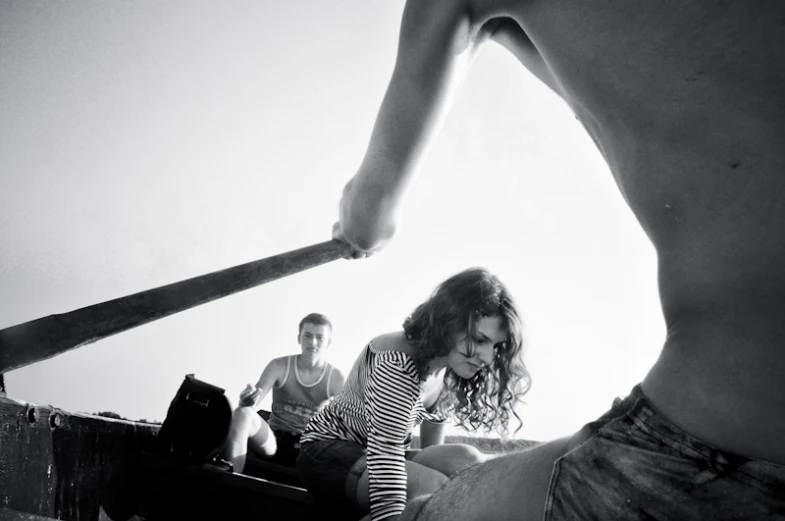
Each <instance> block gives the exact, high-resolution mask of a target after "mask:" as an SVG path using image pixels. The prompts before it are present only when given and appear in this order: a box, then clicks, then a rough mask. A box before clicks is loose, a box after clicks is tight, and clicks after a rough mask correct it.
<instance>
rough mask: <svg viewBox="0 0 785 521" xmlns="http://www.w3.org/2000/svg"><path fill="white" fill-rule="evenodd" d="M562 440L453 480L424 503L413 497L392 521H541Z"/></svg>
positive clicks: (564, 443) (490, 463)
mask: <svg viewBox="0 0 785 521" xmlns="http://www.w3.org/2000/svg"><path fill="white" fill-rule="evenodd" d="M567 441H568V439H567V438H562V439H559V440H555V441H552V442H549V443H545V444H542V445H538V446H537V447H534V448H532V449H529V450H526V451H523V452H519V453H515V454H509V455H505V456H500V457H498V458H495V459H492V460H489V461H486V462H485V463H481V464H479V465H474V466H473V467H470V468H468V469H466V470H464V471H463V472H461V473H459V474H458V475H456V476H455V477H454V478H452V479H451V480H450V481H448V482H447V483H446V484H445V485H444V486H443V487H442V488H440V489H439V490H438V491H436V492H434V493H433V494H432V495H431V496H430V497H429V498H424V497H421V498H414V499H413V500H412V501H410V502H409V503H408V504H407V506H406V509H405V510H404V511H403V513H402V514H401V516H400V517H399V518H398V520H397V521H415V520H416V521H438V520H443V519H449V520H450V521H497V520H499V519H518V520H520V521H540V520H541V519H543V513H544V509H545V499H546V496H547V494H548V487H549V484H550V479H551V473H552V472H553V464H554V462H555V461H556V460H557V459H558V458H559V457H561V456H562V455H564V453H565V451H566V450H567Z"/></svg>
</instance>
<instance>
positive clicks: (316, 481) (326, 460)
mask: <svg viewBox="0 0 785 521" xmlns="http://www.w3.org/2000/svg"><path fill="white" fill-rule="evenodd" d="M418 452H420V451H419V449H410V450H407V451H406V459H407V460H411V459H412V458H413V457H414V456H415V455H416V454H417V453H418ZM366 453H367V449H366V448H365V446H364V445H360V444H358V443H354V442H353V441H346V440H320V441H312V442H308V443H303V444H302V446H301V447H300V455H299V456H298V457H297V470H299V471H300V475H301V476H302V479H303V482H304V483H305V485H306V487H307V488H308V491H309V492H311V493H312V494H314V495H317V496H319V497H320V498H322V499H323V500H327V501H330V502H332V503H337V504H340V505H341V506H348V507H352V508H355V509H359V508H360V507H359V505H358V504H357V483H358V482H359V481H360V477H361V476H362V474H363V472H364V471H365V467H366Z"/></svg>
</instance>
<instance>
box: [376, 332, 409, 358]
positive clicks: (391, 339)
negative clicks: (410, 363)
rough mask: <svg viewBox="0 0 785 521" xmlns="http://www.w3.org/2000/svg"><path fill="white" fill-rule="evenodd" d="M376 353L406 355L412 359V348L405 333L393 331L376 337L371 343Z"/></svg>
mask: <svg viewBox="0 0 785 521" xmlns="http://www.w3.org/2000/svg"><path fill="white" fill-rule="evenodd" d="M369 346H370V348H371V351H373V352H374V353H385V352H389V353H396V352H398V353H404V354H406V355H408V356H410V357H411V354H412V353H411V346H410V345H409V340H408V339H407V338H406V335H404V334H403V331H393V332H392V333H384V334H382V335H379V336H376V337H374V338H373V340H371V341H370V342H369Z"/></svg>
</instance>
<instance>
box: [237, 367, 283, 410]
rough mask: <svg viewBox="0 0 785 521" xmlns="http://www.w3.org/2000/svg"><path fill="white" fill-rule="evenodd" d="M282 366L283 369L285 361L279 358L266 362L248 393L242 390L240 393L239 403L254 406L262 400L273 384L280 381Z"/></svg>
mask: <svg viewBox="0 0 785 521" xmlns="http://www.w3.org/2000/svg"><path fill="white" fill-rule="evenodd" d="M282 367H283V369H284V370H285V369H286V361H285V360H282V359H280V358H275V359H273V360H272V361H271V362H270V363H269V364H267V367H265V368H264V371H262V375H261V376H260V377H259V381H257V382H256V385H255V386H254V389H251V392H250V393H246V392H245V391H244V392H243V393H241V394H240V405H243V406H246V407H256V406H257V405H258V404H259V403H260V402H261V401H262V400H264V398H265V397H266V396H267V394H268V393H269V392H270V390H271V389H272V388H273V386H274V385H275V384H277V383H278V382H279V381H280V379H281V375H282V374H283V372H282V370H281V369H282Z"/></svg>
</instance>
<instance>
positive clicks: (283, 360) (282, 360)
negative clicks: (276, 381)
mask: <svg viewBox="0 0 785 521" xmlns="http://www.w3.org/2000/svg"><path fill="white" fill-rule="evenodd" d="M288 365H289V356H280V357H278V358H273V359H272V360H270V361H269V362H268V363H267V370H271V371H275V372H276V374H277V375H279V376H280V375H282V374H283V372H284V371H286V367H287V366H288Z"/></svg>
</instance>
